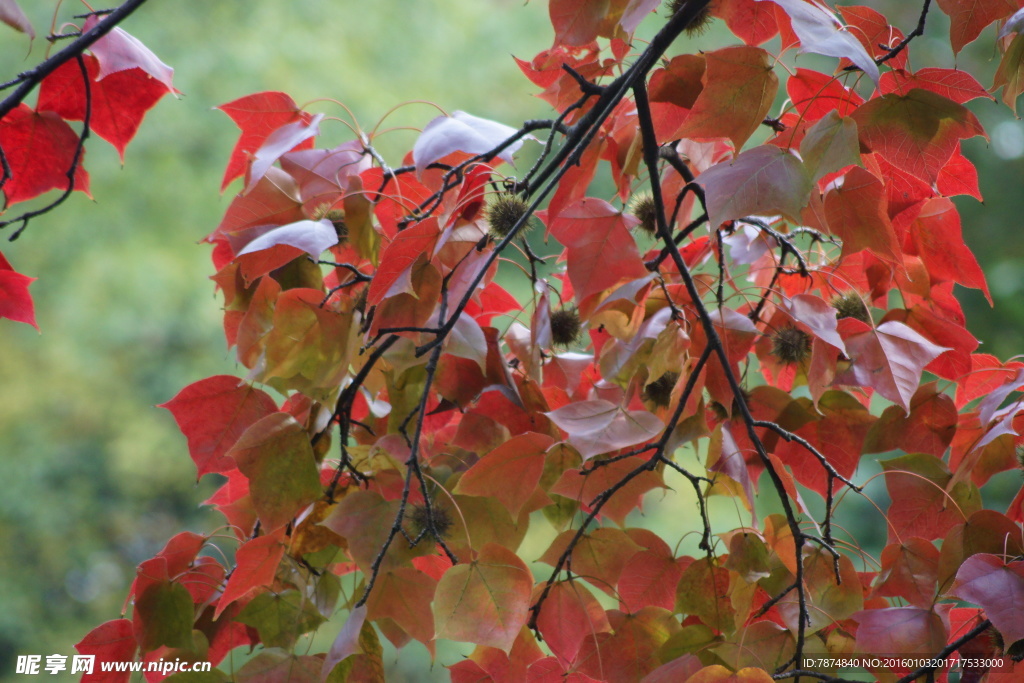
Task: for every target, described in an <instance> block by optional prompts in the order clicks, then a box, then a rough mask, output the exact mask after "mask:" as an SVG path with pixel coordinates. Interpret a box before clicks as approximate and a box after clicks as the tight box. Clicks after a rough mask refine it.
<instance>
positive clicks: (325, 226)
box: [237, 218, 338, 258]
mask: <svg viewBox="0 0 1024 683" xmlns="http://www.w3.org/2000/svg"><path fill="white" fill-rule="evenodd" d="M337 243H338V232H337V230H335V229H334V224H333V223H331V222H330V221H329V220H327V219H326V218H323V219H321V220H318V221H296V222H295V223H289V224H288V225H282V226H280V227H277V228H274V229H273V230H270V231H269V232H265V233H263V234H262V235H260V236H259V237H257V238H256V239H254V240H252V241H251V242H249V243H248V244H246V245H245V246H244V247H243V248H242V249H241V250H239V252H238V253H237V256H242V255H243V254H251V253H253V252H254V251H262V250H264V249H270V248H271V247H276V246H277V245H279V244H287V245H288V246H291V247H295V248H297V249H301V250H302V251H304V252H306V253H307V254H309V255H310V256H312V257H313V258H317V257H318V256H320V254H322V253H324V252H325V251H327V249H328V248H330V247H333V246H334V245H335V244H337Z"/></svg>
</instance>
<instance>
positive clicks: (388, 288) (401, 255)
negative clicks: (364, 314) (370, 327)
mask: <svg viewBox="0 0 1024 683" xmlns="http://www.w3.org/2000/svg"><path fill="white" fill-rule="evenodd" d="M438 231H439V227H438V224H437V220H436V219H428V220H425V221H421V222H420V223H417V224H416V225H414V226H413V227H411V228H408V229H406V230H403V231H402V232H400V233H398V236H397V237H396V238H395V240H394V241H393V242H392V243H391V244H389V245H388V247H387V248H386V249H385V250H384V254H383V255H382V256H381V258H380V268H378V269H377V274H376V275H374V276H373V282H371V283H370V290H369V292H368V293H367V295H366V303H367V304H368V305H370V306H376V305H377V304H379V303H380V302H381V301H383V300H384V299H386V298H388V297H392V296H396V295H398V294H402V293H405V292H409V286H410V283H409V282H408V279H409V278H408V275H407V274H408V273H409V271H410V269H411V268H412V267H413V264H415V263H416V262H417V261H418V260H419V259H420V258H421V257H423V256H426V258H427V259H428V260H429V259H430V257H431V256H433V254H434V246H435V245H436V244H437V238H438V234H439V232H438Z"/></svg>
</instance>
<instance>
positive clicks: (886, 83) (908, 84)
mask: <svg viewBox="0 0 1024 683" xmlns="http://www.w3.org/2000/svg"><path fill="white" fill-rule="evenodd" d="M914 88H922V89H924V90H931V91H932V92H933V93H937V94H939V95H942V96H943V97H945V98H946V99H949V100H953V101H954V102H956V103H957V104H963V103H964V102H970V101H971V100H973V99H976V98H978V97H985V98H988V97H990V95H989V94H988V91H987V90H985V88H984V86H982V85H981V83H978V80H977V79H976V78H975V77H974V76H972V75H971V74H969V73H967V72H966V71H960V70H959V69H940V68H936V67H927V68H924V69H919V70H917V71H916V72H914V73H909V72H907V71H904V70H903V69H893V70H892V71H887V72H885V73H884V74H882V80H881V81H880V82H879V84H878V89H879V90H880V91H881V92H882V94H883V95H885V94H887V93H897V94H899V95H906V94H907V93H908V92H909V91H910V90H912V89H914Z"/></svg>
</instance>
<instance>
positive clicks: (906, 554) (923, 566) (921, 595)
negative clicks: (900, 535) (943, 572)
mask: <svg viewBox="0 0 1024 683" xmlns="http://www.w3.org/2000/svg"><path fill="white" fill-rule="evenodd" d="M938 577H939V550H938V548H936V547H935V545H934V544H933V543H930V542H928V541H926V540H924V539H923V538H916V537H915V538H908V539H906V540H905V541H903V543H893V544H891V545H887V546H886V547H885V549H884V550H883V551H882V570H881V571H880V572H879V573H878V585H877V587H876V588H875V591H874V595H881V596H884V597H890V598H893V597H901V598H904V599H905V600H907V602H909V603H910V604H911V605H914V606H915V607H920V608H928V607H930V606H931V605H932V603H933V602H934V601H935V585H936V581H938ZM876 651H877V650H876ZM924 651H925V650H920V652H924ZM880 652H890V650H880ZM892 652H897V650H892Z"/></svg>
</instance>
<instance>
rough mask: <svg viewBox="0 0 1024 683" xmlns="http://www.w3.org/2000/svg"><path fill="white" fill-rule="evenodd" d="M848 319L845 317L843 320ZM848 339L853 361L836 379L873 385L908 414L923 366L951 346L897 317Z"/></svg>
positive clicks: (860, 384)
mask: <svg viewBox="0 0 1024 683" xmlns="http://www.w3.org/2000/svg"><path fill="white" fill-rule="evenodd" d="M848 320H851V319H850V318H844V319H843V322H845V321H848ZM854 322H858V321H854ZM845 341H846V352H847V355H848V356H849V357H850V360H851V361H852V363H851V365H850V367H849V369H847V370H846V371H844V372H843V373H841V374H840V375H838V376H837V377H836V383H837V384H852V385H856V386H861V387H871V388H873V389H874V390H875V391H877V392H878V393H879V394H881V395H882V396H884V397H885V398H887V399H889V400H890V401H892V402H893V403H895V404H897V405H899V406H902V407H903V409H904V410H905V411H907V413H908V414H909V413H910V399H911V398H913V396H914V392H916V391H917V387H918V385H919V384H920V383H921V373H922V372H923V371H924V366H926V365H928V363H930V362H932V361H933V360H934V359H935V358H937V357H938V356H939V355H941V354H942V353H943V352H945V351H948V350H949V349H948V348H946V347H944V346H939V345H937V344H933V343H932V342H930V341H928V340H927V339H925V338H924V337H922V336H921V335H920V334H918V333H917V332H915V331H914V330H913V329H911V328H909V327H907V326H906V325H904V324H903V323H901V322H896V321H895V320H890V321H889V322H885V323H882V324H881V325H879V326H878V327H877V328H875V329H868V330H866V331H863V332H857V333H854V334H852V335H850V336H847V337H846V338H845Z"/></svg>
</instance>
